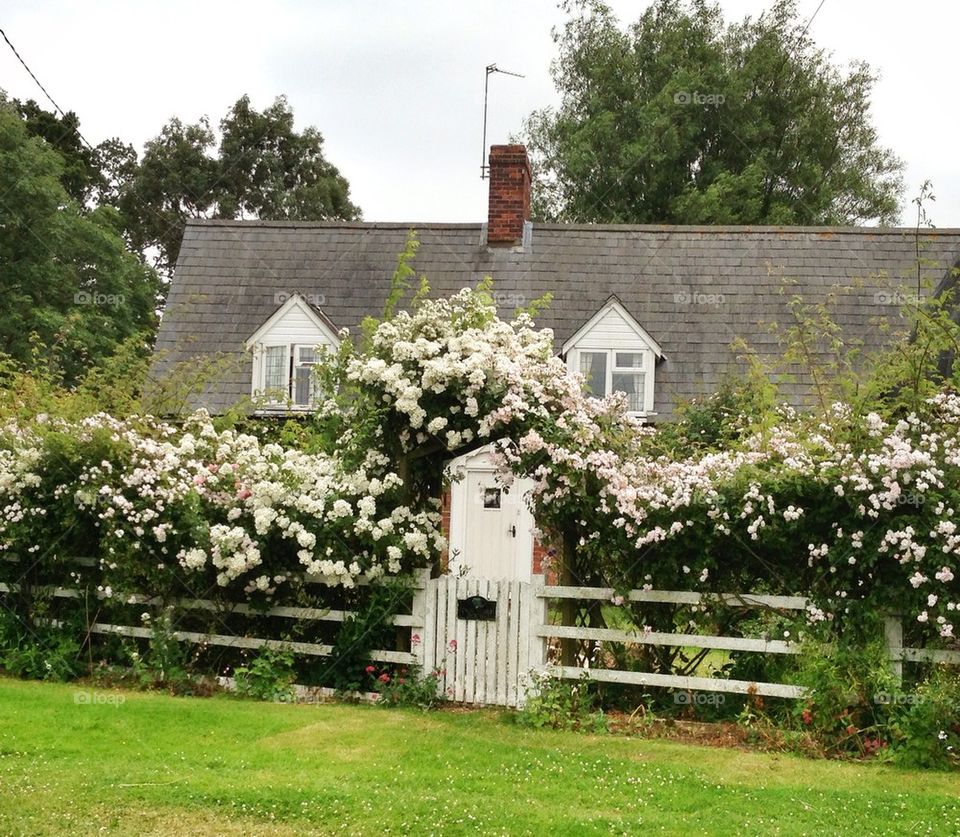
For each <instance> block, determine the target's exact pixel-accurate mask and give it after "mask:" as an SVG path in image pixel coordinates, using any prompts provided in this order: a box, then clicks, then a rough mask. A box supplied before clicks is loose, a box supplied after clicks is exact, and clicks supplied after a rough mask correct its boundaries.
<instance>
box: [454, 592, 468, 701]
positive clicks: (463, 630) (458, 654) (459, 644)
mask: <svg viewBox="0 0 960 837" xmlns="http://www.w3.org/2000/svg"><path fill="white" fill-rule="evenodd" d="M455 589H456V597H455V599H454V602H453V607H454V611H453V619H454V624H455V625H456V631H457V632H456V636H455V639H456V646H455V648H454V656H455V658H456V661H457V685H456V689H455V695H456V697H455V698H454V699H455V700H456V701H458V702H463V700H464V694H465V691H464V690H465V688H466V682H467V681H466V678H467V623H466V622H464V621H463V619H460V618H458V616H457V602H458V601H459V600H460V599H461V598H463V597H464V596H465V595H466V590H467V587H466V579H463V578H458V579H456V588H455Z"/></svg>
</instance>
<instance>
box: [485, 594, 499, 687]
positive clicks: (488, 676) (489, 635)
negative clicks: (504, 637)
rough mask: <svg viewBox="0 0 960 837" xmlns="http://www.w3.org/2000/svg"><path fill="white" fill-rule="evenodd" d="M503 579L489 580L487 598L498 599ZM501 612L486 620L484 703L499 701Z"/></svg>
mask: <svg viewBox="0 0 960 837" xmlns="http://www.w3.org/2000/svg"><path fill="white" fill-rule="evenodd" d="M502 583H503V582H502V581H487V582H486V585H487V592H486V593H485V594H484V595H485V596H486V598H488V599H490V600H491V601H493V602H496V601H497V592H498V590H499V588H500V585H501V584H502ZM499 618H500V617H499V613H498V614H496V615H495V617H494V619H492V620H491V621H489V622H484V632H485V633H486V637H485V640H486V643H485V645H486V647H485V649H484V657H485V662H484V670H483V676H484V680H485V682H484V684H483V694H484V703H491V704H496V702H497V668H498V667H499V666H500V664H501V662H500V661H499V660H498V659H497V625H498V624H499Z"/></svg>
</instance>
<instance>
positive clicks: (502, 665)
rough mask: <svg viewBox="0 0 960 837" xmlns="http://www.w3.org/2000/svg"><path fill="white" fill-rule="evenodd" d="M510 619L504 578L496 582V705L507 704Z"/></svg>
mask: <svg viewBox="0 0 960 837" xmlns="http://www.w3.org/2000/svg"><path fill="white" fill-rule="evenodd" d="M509 619H510V582H509V581H507V580H506V579H503V580H502V581H499V582H497V621H496V626H497V631H496V634H497V650H496V660H497V683H496V687H495V689H496V702H497V705H498V706H506V705H507V667H508V665H509V662H510V661H509V657H508V656H507V654H508V650H509V649H508V638H509V634H510V632H509V624H510V623H509Z"/></svg>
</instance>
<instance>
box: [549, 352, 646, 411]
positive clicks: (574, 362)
mask: <svg viewBox="0 0 960 837" xmlns="http://www.w3.org/2000/svg"><path fill="white" fill-rule="evenodd" d="M584 354H600V355H606V357H607V364H606V377H605V380H604V382H603V394H602V395H598V396H597V397H598V398H601V397H604V396H607V395H609V394H610V393H611V392H613V391H614V389H613V376H614V374H615V373H617V372H620V373H626V374H630V373H636V372H642V373H643V407H642V409H640V410H630V411H629V413H630V415H632V416H644V415H648V414H652V413H653V394H654V377H655V372H654V367H655V365H656V360H657V356H656V354H655V353H654V352H653V351H651V350H650V349H647V348H630V349H627V348H616V349H598V348H593V347H587V346H584V347H583V348H582V349H571V350H570V351H569V352H568V353H567V368H568V369H570V371H571V372H579V371H580V356H581V355H584ZM618 354H620V355H625V354H630V355H640V356H641V357H642V359H643V365H642V366H639V367H637V366H615V365H614V362H615V361H616V357H617V355H618Z"/></svg>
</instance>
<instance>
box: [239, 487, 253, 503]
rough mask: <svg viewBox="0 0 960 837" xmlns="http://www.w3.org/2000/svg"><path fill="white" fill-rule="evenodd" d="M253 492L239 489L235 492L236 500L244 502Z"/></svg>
mask: <svg viewBox="0 0 960 837" xmlns="http://www.w3.org/2000/svg"><path fill="white" fill-rule="evenodd" d="M251 494H253V492H252V491H251V490H250V489H249V488H241V489H240V490H239V491H238V492H237V498H238V499H240V500H246V499H247V497H249V496H250V495H251Z"/></svg>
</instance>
